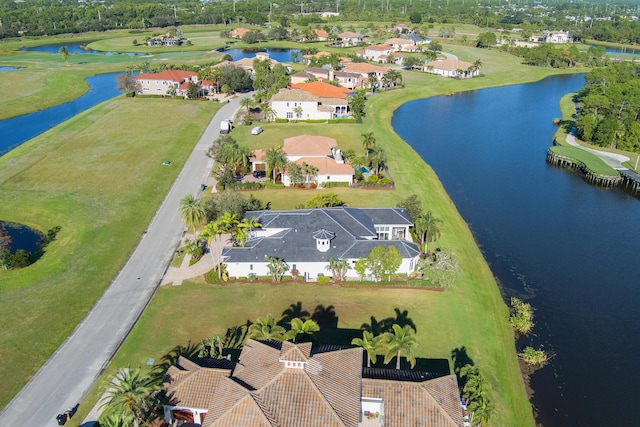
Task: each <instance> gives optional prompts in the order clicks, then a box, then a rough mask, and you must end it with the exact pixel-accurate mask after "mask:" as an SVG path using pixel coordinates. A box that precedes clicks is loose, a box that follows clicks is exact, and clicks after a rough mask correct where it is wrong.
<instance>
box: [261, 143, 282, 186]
mask: <svg viewBox="0 0 640 427" xmlns="http://www.w3.org/2000/svg"><path fill="white" fill-rule="evenodd" d="M265 160H266V162H267V169H268V170H269V172H268V174H270V175H272V176H273V183H274V184H275V183H276V177H277V176H278V172H279V171H282V170H283V169H284V167H285V166H286V164H287V156H286V155H285V154H284V151H282V149H280V148H270V149H268V150H267V151H266V153H265Z"/></svg>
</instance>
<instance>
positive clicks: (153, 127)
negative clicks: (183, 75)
mask: <svg viewBox="0 0 640 427" xmlns="http://www.w3.org/2000/svg"><path fill="white" fill-rule="evenodd" d="M216 109H217V107H216V105H214V104H212V103H201V102H188V101H181V100H169V99H135V98H134V99H132V98H118V99H115V100H113V101H109V102H106V103H103V104H101V105H99V106H97V107H95V108H92V109H91V110H88V111H87V112H85V113H82V114H80V115H79V116H77V117H75V118H73V119H71V120H69V121H67V122H65V123H63V124H61V125H59V126H57V127H55V128H54V129H52V130H50V131H48V132H46V133H44V134H43V135H41V136H39V137H37V138H35V139H34V140H31V141H29V142H27V143H25V144H23V145H22V146H20V147H18V148H17V149H15V150H13V151H11V152H9V153H8V154H6V155H4V156H2V157H0V192H1V193H2V203H1V204H0V218H2V219H3V220H6V221H15V222H19V223H23V224H27V225H29V226H31V227H34V228H36V229H38V230H41V231H43V232H46V231H47V230H48V229H50V228H52V227H55V226H61V227H62V229H61V231H60V233H59V234H58V238H57V240H56V241H54V242H53V243H51V244H50V245H49V246H48V247H47V248H46V252H45V255H44V256H43V257H42V259H40V260H39V261H38V262H37V263H35V264H34V265H32V266H30V267H28V268H25V269H21V270H14V271H2V272H0V324H2V325H3V328H2V333H1V334H0V376H2V378H3V380H2V382H1V383H0V407H3V406H5V405H6V404H7V403H8V402H9V400H10V399H11V398H12V397H13V395H15V394H16V393H17V392H18V391H19V390H20V388H21V387H22V386H23V385H24V384H25V383H26V381H27V380H28V379H29V377H30V376H31V375H33V374H34V373H35V372H36V370H37V369H38V368H40V366H41V365H42V364H43V363H44V362H45V361H46V360H47V358H48V357H49V356H50V355H51V354H52V353H53V351H54V350H55V349H56V348H57V347H58V346H59V345H60V343H61V342H62V341H63V340H64V339H65V338H66V337H67V335H68V334H69V333H70V332H71V331H72V330H73V328H75V326H76V325H77V324H78V322H79V321H80V319H82V317H83V316H84V315H85V313H86V312H87V311H88V310H89V308H90V307H91V306H92V305H93V303H94V302H95V301H96V299H97V298H98V297H99V296H100V295H101V294H102V292H103V291H104V289H105V288H106V286H107V285H108V284H109V283H110V281H111V280H112V279H113V277H115V275H116V273H117V272H118V270H119V269H120V267H121V266H122V264H123V263H124V261H125V260H126V258H127V257H128V256H129V253H130V252H131V250H132V249H133V247H134V246H135V244H136V243H137V241H138V240H139V238H140V236H141V235H142V233H143V231H144V229H145V228H146V227H147V224H148V223H149V221H150V220H151V218H152V216H153V215H154V213H155V211H156V210H157V208H158V206H159V205H160V203H161V201H162V200H163V199H164V197H165V195H166V193H167V191H168V189H169V187H170V186H171V184H172V183H173V181H174V180H175V178H176V176H177V174H178V172H179V171H180V168H181V166H182V164H183V163H184V161H185V160H186V158H187V157H188V156H189V154H190V153H191V150H192V148H193V146H194V145H195V142H196V141H197V140H198V138H199V137H200V134H201V132H202V131H203V129H204V128H205V126H206V124H207V123H208V122H209V120H210V118H211V116H212V115H213V114H214V112H215V111H216ZM164 159H171V161H172V163H173V165H174V166H172V167H166V166H162V161H163V160H164Z"/></svg>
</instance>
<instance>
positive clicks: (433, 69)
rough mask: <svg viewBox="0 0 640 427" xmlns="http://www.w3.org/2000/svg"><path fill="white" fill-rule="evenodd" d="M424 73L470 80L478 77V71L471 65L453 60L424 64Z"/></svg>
mask: <svg viewBox="0 0 640 427" xmlns="http://www.w3.org/2000/svg"><path fill="white" fill-rule="evenodd" d="M424 71H425V72H427V73H433V74H438V75H440V76H444V77H460V78H470V77H475V76H478V75H480V70H479V69H477V68H473V64H472V63H470V62H465V61H460V60H458V59H455V58H447V59H441V60H438V61H431V62H427V63H425V64H424Z"/></svg>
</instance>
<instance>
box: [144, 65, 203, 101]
mask: <svg viewBox="0 0 640 427" xmlns="http://www.w3.org/2000/svg"><path fill="white" fill-rule="evenodd" d="M135 78H136V81H137V82H138V83H139V84H140V93H142V94H144V95H169V94H171V93H172V92H173V93H174V94H175V95H184V93H183V92H182V89H181V87H182V86H183V85H188V83H189V82H194V83H198V74H197V73H194V72H193V71H183V70H164V71H161V72H159V73H140V74H138V75H137V76H136V77H135ZM184 87H186V86H184Z"/></svg>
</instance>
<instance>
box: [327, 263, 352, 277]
mask: <svg viewBox="0 0 640 427" xmlns="http://www.w3.org/2000/svg"><path fill="white" fill-rule="evenodd" d="M349 268H350V267H349V261H347V260H346V259H342V258H340V259H336V258H330V259H329V265H327V266H326V269H327V270H331V275H332V276H333V278H334V280H338V281H341V282H343V281H344V280H345V279H346V278H347V271H348V270H349Z"/></svg>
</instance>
